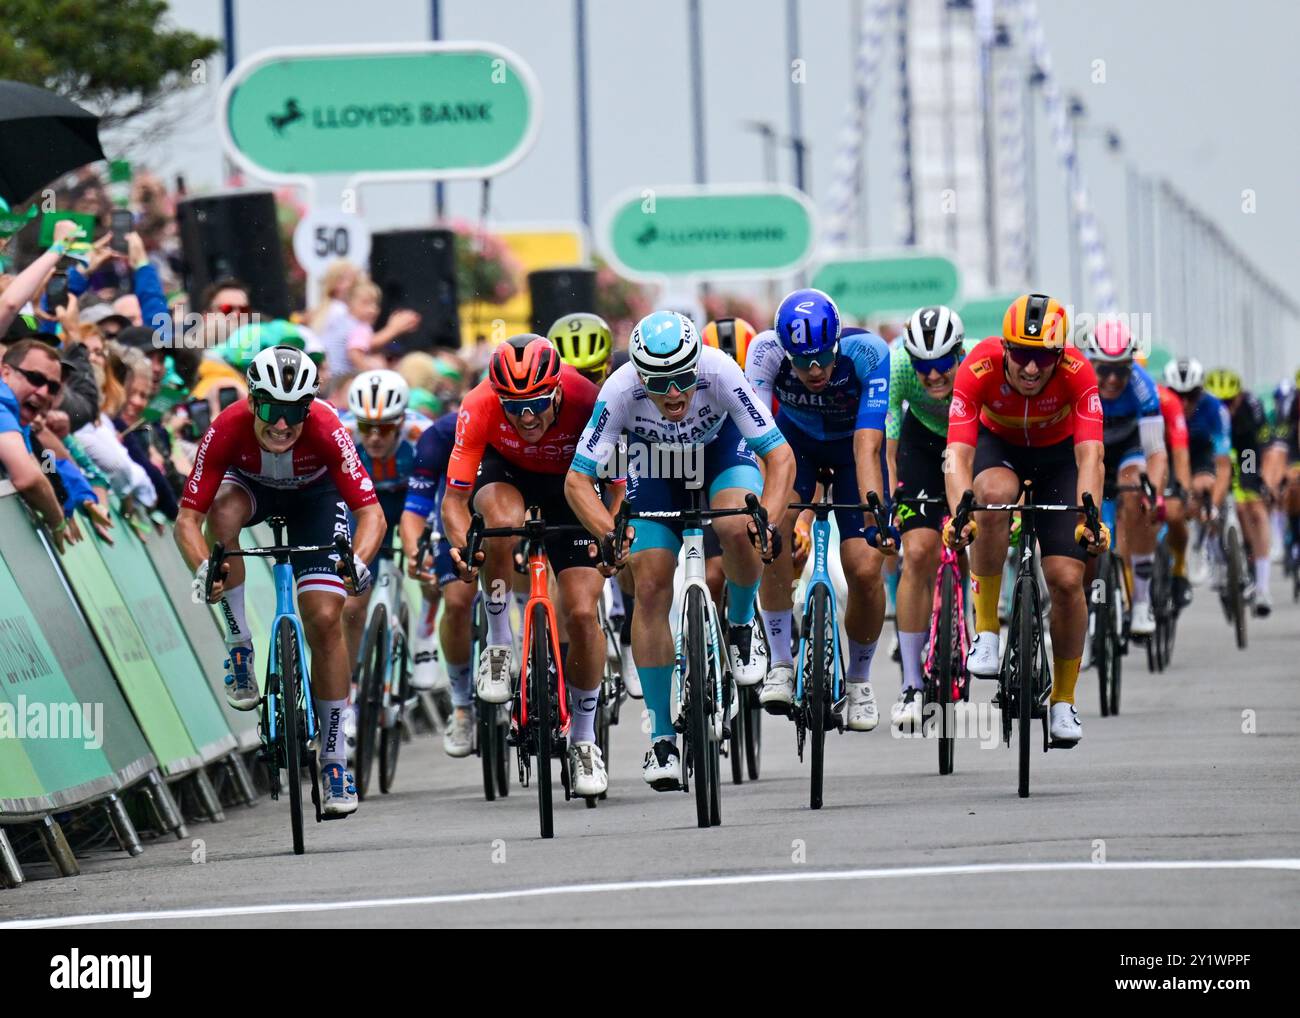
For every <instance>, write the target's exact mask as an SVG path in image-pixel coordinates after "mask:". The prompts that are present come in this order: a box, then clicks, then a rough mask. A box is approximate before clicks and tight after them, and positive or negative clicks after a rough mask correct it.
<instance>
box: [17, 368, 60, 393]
mask: <svg viewBox="0 0 1300 1018" xmlns="http://www.w3.org/2000/svg"><path fill="white" fill-rule="evenodd" d="M14 370H15V371H17V372H18V373H19V374H20V375H22V376H23V377H24V378H25V379H27V382H28V384H29V385H31V386H32V388H34V389H40V388H44V389H45V390H46V391H47V392H48V393H49V394H50V395H51V396H57V395H58V394H59V393H60V392H62V391H63V383H62V382H56V381H55V380H54V379H53V378H46V377H45V376H44V375H42V374H41V373H40V372H39V371H28V370H27V369H26V368H14Z"/></svg>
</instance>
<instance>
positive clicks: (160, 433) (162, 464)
mask: <svg viewBox="0 0 1300 1018" xmlns="http://www.w3.org/2000/svg"><path fill="white" fill-rule="evenodd" d="M144 331H147V330H144ZM159 353H161V351H159ZM127 363H128V365H129V366H130V369H131V373H130V375H129V376H128V378H127V382H126V399H125V401H124V402H123V404H122V411H121V413H120V414H118V415H117V416H116V417H115V418H114V419H113V425H114V427H116V428H117V430H118V433H119V434H120V435H121V436H122V444H123V446H125V448H126V451H127V453H128V454H129V455H130V457H131V459H133V460H135V462H136V463H137V464H139V466H140V467H141V469H143V470H144V472H145V473H146V474H148V475H149V481H150V483H152V485H153V488H154V492H155V494H156V495H157V496H158V500H157V503H156V508H157V509H158V511H159V512H161V513H162V514H163V515H164V516H166V517H167V518H168V519H169V520H175V519H176V512H177V510H178V509H179V504H178V502H177V498H178V493H179V492H180V490H181V487H182V486H183V485H184V483H185V482H184V479H183V478H182V477H181V476H180V475H179V472H178V471H177V470H176V467H175V466H173V465H172V462H171V436H170V435H169V434H168V433H167V430H166V429H165V428H162V427H160V426H156V425H152V424H150V423H149V422H147V421H145V420H144V418H143V416H142V414H143V413H144V408H145V407H147V406H148V405H149V400H150V399H151V398H152V396H153V390H154V382H153V379H154V370H153V368H152V367H151V365H150V363H149V361H148V360H147V359H146V358H145V357H144V356H143V355H138V356H134V357H130V358H128V361H127Z"/></svg>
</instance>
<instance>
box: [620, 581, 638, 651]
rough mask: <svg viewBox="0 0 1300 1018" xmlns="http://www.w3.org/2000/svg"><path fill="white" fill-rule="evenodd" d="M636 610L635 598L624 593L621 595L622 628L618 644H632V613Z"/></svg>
mask: <svg viewBox="0 0 1300 1018" xmlns="http://www.w3.org/2000/svg"><path fill="white" fill-rule="evenodd" d="M635 608H636V597H635V596H633V595H632V594H629V593H627V592H626V591H624V593H623V628H622V629H621V630H619V634H618V642H619V643H622V644H625V645H626V644H630V643H631V642H632V611H633V609H635Z"/></svg>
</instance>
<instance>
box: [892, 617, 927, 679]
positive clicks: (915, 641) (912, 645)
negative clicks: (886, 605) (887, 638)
mask: <svg viewBox="0 0 1300 1018" xmlns="http://www.w3.org/2000/svg"><path fill="white" fill-rule="evenodd" d="M929 635H930V634H929V633H904V632H903V631H902V630H901V629H900V630H899V631H898V653H899V654H900V655H901V656H902V658H903V689H904V690H907V689H922V688H924V685H925V684H924V682H922V680H921V651H923V650H924V649H925V638H926V637H927V636H929Z"/></svg>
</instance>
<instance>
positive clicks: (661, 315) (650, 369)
mask: <svg viewBox="0 0 1300 1018" xmlns="http://www.w3.org/2000/svg"><path fill="white" fill-rule="evenodd" d="M702 345H703V344H702V343H701V340H700V333H699V330H698V329H696V328H695V323H694V322H692V321H691V320H690V319H689V318H687V317H686V316H685V315H682V314H679V313H678V312H676V311H654V312H651V313H650V314H648V315H646V316H645V317H644V318H642V319H641V321H639V322H637V323H636V328H635V329H633V330H632V336H631V338H629V339H628V342H627V352H628V358H629V359H630V360H631V361H632V364H633V365H634V366H635V367H636V370H637V373H638V374H639V375H641V376H642V377H645V378H650V377H654V376H655V375H675V374H677V373H678V372H679V371H690V370H693V369H694V368H695V366H696V365H697V364H698V363H699V362H700V347H701V346H702Z"/></svg>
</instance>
